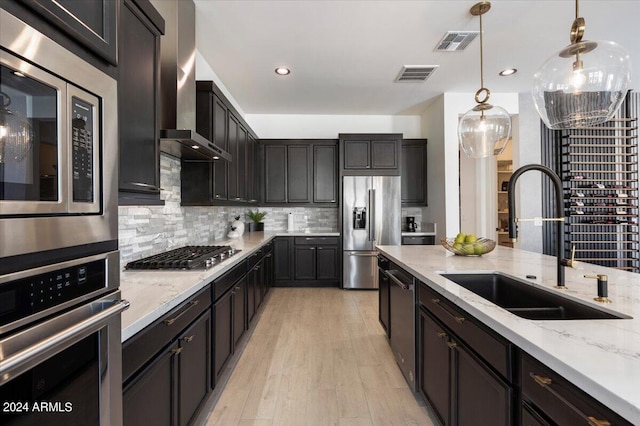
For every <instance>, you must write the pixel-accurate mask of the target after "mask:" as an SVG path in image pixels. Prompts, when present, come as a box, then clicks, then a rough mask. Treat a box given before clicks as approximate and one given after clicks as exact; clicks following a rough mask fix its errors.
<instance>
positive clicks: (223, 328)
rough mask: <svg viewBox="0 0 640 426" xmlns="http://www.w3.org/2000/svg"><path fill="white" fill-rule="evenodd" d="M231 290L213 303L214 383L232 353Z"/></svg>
mask: <svg viewBox="0 0 640 426" xmlns="http://www.w3.org/2000/svg"><path fill="white" fill-rule="evenodd" d="M233 302H234V301H233V292H231V291H229V292H227V293H226V294H225V295H224V296H222V297H220V299H218V300H217V301H216V303H215V304H214V305H213V315H214V318H215V319H214V324H215V329H214V331H213V333H214V336H215V339H214V342H213V343H214V345H213V373H214V383H215V382H217V379H218V377H219V376H220V373H221V372H222V369H223V367H224V366H225V365H226V363H227V360H228V359H229V358H230V357H231V355H232V354H233V328H234V327H233Z"/></svg>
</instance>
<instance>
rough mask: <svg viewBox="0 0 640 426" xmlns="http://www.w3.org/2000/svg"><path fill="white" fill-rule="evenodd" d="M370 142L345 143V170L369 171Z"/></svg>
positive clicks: (354, 141) (352, 141)
mask: <svg viewBox="0 0 640 426" xmlns="http://www.w3.org/2000/svg"><path fill="white" fill-rule="evenodd" d="M370 146H371V143H370V141H358V140H350V141H344V168H345V169H368V168H370V167H371V164H370V163H369V149H370Z"/></svg>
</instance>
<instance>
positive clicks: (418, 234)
mask: <svg viewBox="0 0 640 426" xmlns="http://www.w3.org/2000/svg"><path fill="white" fill-rule="evenodd" d="M430 235H436V233H435V232H421V231H416V232H410V231H402V236H403V237H425V236H430Z"/></svg>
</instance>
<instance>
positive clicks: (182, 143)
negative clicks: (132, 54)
mask: <svg viewBox="0 0 640 426" xmlns="http://www.w3.org/2000/svg"><path fill="white" fill-rule="evenodd" d="M151 3H152V4H153V6H154V7H155V8H156V9H157V10H158V11H159V12H160V14H161V15H162V17H163V18H164V20H165V35H164V36H163V37H162V42H161V52H160V59H161V75H160V96H161V105H162V107H161V116H160V127H161V129H162V130H160V151H162V152H166V153H167V154H170V155H173V156H174V157H178V158H182V159H183V160H196V161H215V160H225V161H229V162H230V161H232V157H231V154H229V153H228V152H226V151H224V150H223V149H222V148H220V147H218V146H216V145H215V144H214V143H213V142H211V141H210V140H208V139H207V138H205V137H204V136H202V135H200V134H198V133H197V132H196V130H195V128H196V79H195V73H196V71H195V69H196V64H195V61H196V33H195V24H196V17H195V4H194V3H193V1H192V0H171V1H167V0H152V2H151Z"/></svg>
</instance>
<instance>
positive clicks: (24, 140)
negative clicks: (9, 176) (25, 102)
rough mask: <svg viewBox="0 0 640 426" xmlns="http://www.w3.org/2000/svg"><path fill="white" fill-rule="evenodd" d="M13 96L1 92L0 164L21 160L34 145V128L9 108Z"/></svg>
mask: <svg viewBox="0 0 640 426" xmlns="http://www.w3.org/2000/svg"><path fill="white" fill-rule="evenodd" d="M9 105H11V98H10V97H9V95H7V94H6V93H4V92H0V164H2V163H5V162H7V161H11V162H21V161H23V160H24V159H25V158H26V157H27V154H29V151H31V148H32V147H33V139H34V134H33V129H32V127H31V124H30V123H29V121H28V120H27V119H25V118H24V117H23V116H22V115H21V114H19V113H14V112H12V111H11V110H10V109H9Z"/></svg>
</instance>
